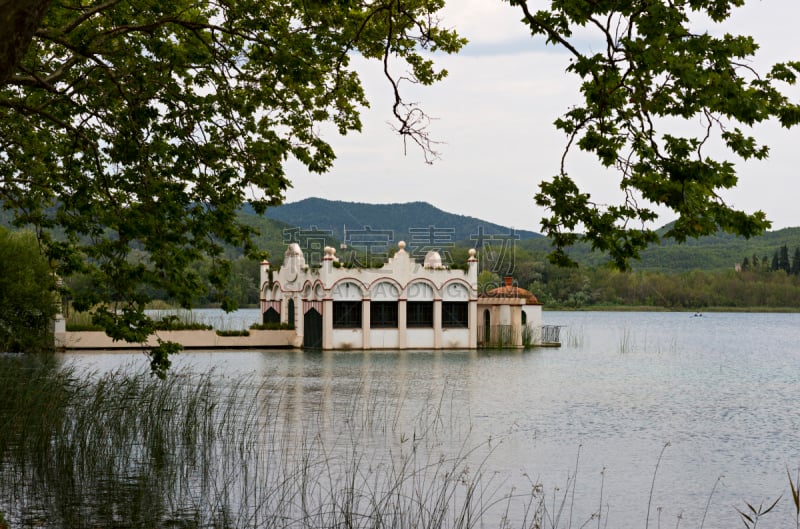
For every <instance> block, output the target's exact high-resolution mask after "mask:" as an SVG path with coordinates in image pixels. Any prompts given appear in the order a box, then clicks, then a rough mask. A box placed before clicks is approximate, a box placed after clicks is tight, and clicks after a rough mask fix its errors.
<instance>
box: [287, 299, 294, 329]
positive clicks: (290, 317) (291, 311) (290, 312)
mask: <svg viewBox="0 0 800 529" xmlns="http://www.w3.org/2000/svg"><path fill="white" fill-rule="evenodd" d="M286 319H287V320H288V321H287V323H288V324H289V326H290V327H291V328H292V329H294V300H293V299H290V300H289V307H288V309H287V314H286Z"/></svg>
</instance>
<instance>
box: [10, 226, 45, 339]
mask: <svg viewBox="0 0 800 529" xmlns="http://www.w3.org/2000/svg"><path fill="white" fill-rule="evenodd" d="M0 270H2V271H3V273H2V274H0V352H20V351H26V352H29V351H47V350H52V348H53V334H52V332H51V324H52V321H53V316H54V315H55V313H56V308H57V307H56V298H55V293H54V287H55V285H54V284H53V275H52V273H51V270H50V266H49V265H48V263H47V260H45V258H44V257H42V255H41V253H40V252H39V247H38V245H37V241H36V237H35V236H34V234H33V233H31V232H28V231H16V232H12V231H9V230H7V229H5V228H2V227H0Z"/></svg>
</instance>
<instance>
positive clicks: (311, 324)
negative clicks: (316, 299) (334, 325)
mask: <svg viewBox="0 0 800 529" xmlns="http://www.w3.org/2000/svg"><path fill="white" fill-rule="evenodd" d="M303 347H304V348H305V349H322V314H320V313H319V312H317V309H315V308H314V307H311V308H309V309H308V312H306V313H305V314H304V315H303Z"/></svg>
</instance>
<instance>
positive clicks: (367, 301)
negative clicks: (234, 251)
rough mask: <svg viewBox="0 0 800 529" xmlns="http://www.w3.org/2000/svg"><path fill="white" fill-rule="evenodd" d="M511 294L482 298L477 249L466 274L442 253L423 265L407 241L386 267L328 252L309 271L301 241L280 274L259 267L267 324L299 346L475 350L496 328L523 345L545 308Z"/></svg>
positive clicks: (430, 255)
mask: <svg viewBox="0 0 800 529" xmlns="http://www.w3.org/2000/svg"><path fill="white" fill-rule="evenodd" d="M512 288H516V287H512ZM519 290H522V289H519ZM525 292H527V291H525ZM514 294H515V295H514V296H510V295H509V296H508V297H503V296H502V295H499V293H497V292H496V293H495V294H494V295H491V292H490V293H487V297H485V298H484V297H479V296H478V259H477V258H476V257H475V250H474V249H473V250H470V251H469V259H467V269H466V270H453V269H449V268H447V267H445V266H443V265H442V260H441V257H440V256H439V254H438V253H437V252H429V253H428V254H427V255H426V257H425V261H424V263H423V264H419V263H417V262H415V261H414V259H412V258H411V256H410V255H409V254H408V252H406V251H405V243H404V242H402V241H401V242H400V243H398V250H397V252H396V253H395V255H394V256H393V257H391V258H390V259H389V260H388V262H386V263H385V264H384V265H383V266H382V267H381V268H346V267H343V266H341V265H340V263H339V261H338V259H337V258H336V250H335V249H334V248H330V247H328V248H325V256H324V257H323V260H322V265H321V266H320V267H319V268H312V267H310V266H308V265H307V264H306V262H305V258H304V256H303V252H302V250H301V249H300V246H299V245H298V244H297V243H292V244H290V245H289V247H288V248H287V250H286V253H285V256H284V262H283V266H281V268H280V269H279V270H278V271H273V272H272V273H270V269H269V262H267V261H264V262H262V263H261V312H262V314H263V321H264V322H265V323H268V322H275V323H278V322H280V323H283V324H286V325H288V326H290V327H293V328H294V329H295V330H296V333H297V334H296V338H295V343H294V346H295V347H307V348H321V349H473V348H476V347H478V345H479V339H478V337H479V331H480V332H481V333H482V334H480V336H481V338H482V340H481V344H482V345H490V343H486V342H487V340H488V341H489V342H490V341H491V339H492V337H493V336H492V332H495V331H485V330H484V329H495V328H499V327H498V326H506V327H509V329H507V332H510V333H511V334H512V335H513V336H512V338H513V339H511V340H510V341H508V343H504V344H502V345H505V346H511V347H514V346H519V347H521V346H522V345H523V343H524V342H525V340H524V339H523V334H524V332H523V330H522V325H523V324H524V323H525V320H523V318H525V319H526V320H527V322H529V324H530V325H534V326H536V325H538V326H541V305H540V304H538V301H535V300H536V298H535V297H534V296H533V295H532V294H531V295H530V296H528V297H519V296H517V295H516V294H518V292H516V291H515V292H514ZM527 294H530V293H529V292H527ZM531 298H532V300H533V303H532V302H531ZM534 303H535V304H534ZM483 307H485V308H483ZM504 307H505V308H504ZM479 310H481V311H482V312H481V316H480V318H481V319H480V321H479ZM537 311H538V312H537ZM523 314H524V316H523ZM487 325H488V327H487ZM503 336H505V334H503Z"/></svg>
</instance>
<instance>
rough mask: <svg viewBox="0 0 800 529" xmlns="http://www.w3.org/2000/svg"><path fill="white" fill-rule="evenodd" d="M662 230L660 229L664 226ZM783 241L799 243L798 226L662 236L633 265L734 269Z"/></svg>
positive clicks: (598, 260) (583, 258)
mask: <svg viewBox="0 0 800 529" xmlns="http://www.w3.org/2000/svg"><path fill="white" fill-rule="evenodd" d="M661 231H662V233H663V232H664V231H666V228H664V229H663V230H661ZM519 245H520V247H521V248H524V249H526V250H528V251H531V252H547V251H549V248H550V243H549V241H548V240H547V239H545V238H542V239H532V240H528V241H520V242H519ZM784 245H785V246H788V247H789V248H796V247H798V246H800V228H784V229H781V230H776V231H768V232H765V233H764V234H763V235H760V236H758V237H753V238H751V239H744V238H743V237H737V236H734V235H730V234H728V233H722V232H720V233H718V234H716V235H711V236H707V237H701V238H699V239H688V240H687V241H686V242H684V243H681V244H678V243H676V242H675V241H673V240H671V239H664V240H662V242H661V244H658V245H654V246H651V247H650V248H648V249H647V250H645V251H644V252H642V255H641V257H642V258H641V260H640V261H633V262H632V266H633V269H634V270H650V271H658V272H682V271H687V270H710V271H711V270H733V268H734V267H735V266H736V264H740V263H742V261H743V260H744V258H745V257H748V258H750V259H751V260H752V256H753V255H756V256H757V257H758V259H759V260H762V259H763V258H764V257H765V256H766V257H767V258H768V259H772V256H773V254H774V252H775V251H776V250H777V249H778V248H779V247H781V246H784ZM571 255H572V256H573V258H574V259H575V260H576V261H578V263H580V264H581V266H595V265H600V264H602V263H604V262H606V261H607V260H608V259H607V258H606V257H605V256H604V255H602V254H600V253H593V252H591V251H590V250H589V248H588V246H578V247H576V248H574V249H573V250H572V251H571Z"/></svg>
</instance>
